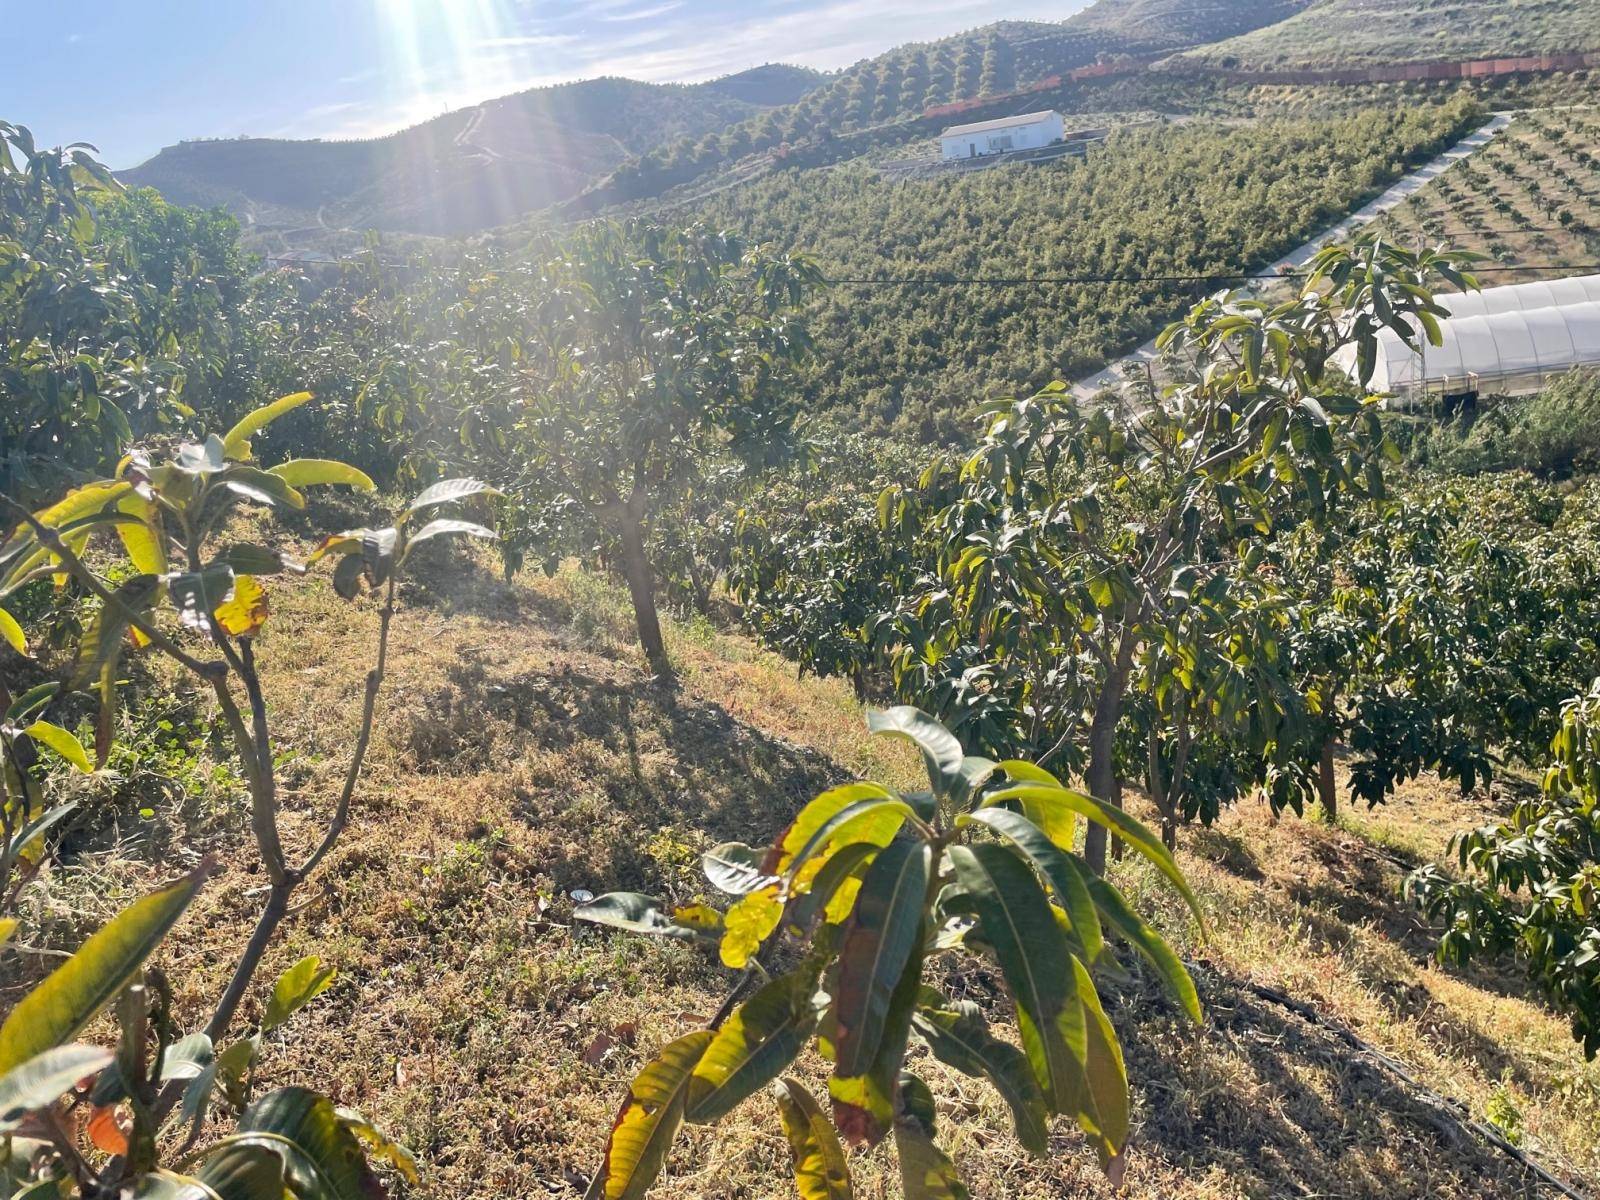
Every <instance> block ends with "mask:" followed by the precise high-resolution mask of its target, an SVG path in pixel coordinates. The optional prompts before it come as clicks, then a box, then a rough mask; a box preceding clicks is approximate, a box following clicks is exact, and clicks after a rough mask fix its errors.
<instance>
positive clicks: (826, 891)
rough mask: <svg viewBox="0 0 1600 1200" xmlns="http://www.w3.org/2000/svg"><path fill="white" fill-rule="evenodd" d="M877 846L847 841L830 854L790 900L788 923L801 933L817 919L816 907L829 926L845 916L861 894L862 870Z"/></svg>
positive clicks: (837, 922)
mask: <svg viewBox="0 0 1600 1200" xmlns="http://www.w3.org/2000/svg"><path fill="white" fill-rule="evenodd" d="M881 849H882V847H881V846H879V845H878V844H877V843H875V842H851V843H850V844H849V845H848V846H840V847H839V848H838V849H837V850H835V851H834V852H833V853H832V854H830V855H829V856H828V861H827V862H825V863H824V864H823V865H822V870H820V871H818V872H817V873H816V875H815V876H814V877H813V878H812V880H811V882H810V884H809V885H807V887H806V891H805V894H804V895H803V896H800V897H799V898H798V899H796V900H794V901H792V902H791V904H790V907H789V923H790V924H791V925H793V926H795V927H796V928H797V929H799V930H801V931H802V932H803V931H805V930H807V929H809V928H810V927H811V924H812V923H813V922H814V921H815V920H816V919H817V914H818V911H819V910H820V912H821V914H822V919H823V920H824V921H825V922H826V923H827V924H829V925H837V924H839V923H840V922H841V921H843V920H844V919H845V918H846V917H848V916H849V915H850V913H851V910H852V909H854V908H855V904H856V898H857V897H858V896H859V895H860V894H861V872H862V869H863V868H864V866H865V865H866V864H867V863H868V862H869V861H870V860H871V859H872V858H873V857H874V856H876V855H877V853H878V851H879V850H881Z"/></svg>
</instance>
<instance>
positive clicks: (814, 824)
mask: <svg viewBox="0 0 1600 1200" xmlns="http://www.w3.org/2000/svg"><path fill="white" fill-rule="evenodd" d="M893 799H895V794H894V793H893V792H891V791H890V790H889V789H888V788H886V787H884V786H883V785H882V784H878V783H867V782H861V783H847V784H843V785H841V786H840V787H834V788H829V789H827V790H826V791H824V792H820V793H818V794H817V795H816V796H815V797H814V798H813V799H811V800H809V801H808V802H807V803H806V806H805V807H804V808H802V809H801V810H800V811H799V813H797V814H796V815H795V818H794V820H793V821H791V822H790V823H789V827H788V828H787V829H785V830H784V831H783V832H782V833H781V834H779V835H778V838H777V840H776V841H775V842H773V844H772V847H771V849H769V850H768V851H767V856H766V859H765V860H764V861H763V862H762V864H761V869H762V870H763V871H765V872H766V873H767V874H769V875H782V874H783V873H784V872H785V871H786V870H787V869H788V866H789V864H790V862H792V861H793V859H794V856H795V854H796V853H797V852H799V851H800V850H801V849H803V848H804V847H805V846H806V845H807V844H808V843H809V842H810V841H811V840H812V837H813V836H814V835H815V834H816V832H817V830H819V829H821V828H822V827H823V826H824V825H825V824H827V823H828V821H830V820H831V819H833V818H834V817H835V816H837V815H838V814H839V813H841V812H843V811H844V810H845V809H846V808H849V807H850V806H851V805H853V804H859V803H860V802H862V801H864V800H893Z"/></svg>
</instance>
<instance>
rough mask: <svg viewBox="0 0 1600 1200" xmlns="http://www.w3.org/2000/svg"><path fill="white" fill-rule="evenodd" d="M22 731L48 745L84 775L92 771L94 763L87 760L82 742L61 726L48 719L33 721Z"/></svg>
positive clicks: (87, 756) (90, 773)
mask: <svg viewBox="0 0 1600 1200" xmlns="http://www.w3.org/2000/svg"><path fill="white" fill-rule="evenodd" d="M22 732H23V733H25V734H27V735H28V736H29V737H31V738H32V739H33V740H34V741H36V742H39V743H40V744H41V745H45V746H48V747H50V749H52V750H54V751H55V752H56V753H57V754H59V755H60V756H61V757H62V758H64V759H66V760H67V761H68V762H69V763H71V764H72V765H73V766H75V767H77V768H78V770H80V771H82V772H83V773H84V774H85V775H92V774H93V773H94V764H93V763H92V762H90V761H89V755H88V753H87V752H86V751H85V750H84V748H83V743H81V742H80V741H78V739H77V738H75V737H73V736H72V734H70V733H68V732H67V731H66V730H65V729H63V728H61V726H59V725H53V724H51V723H50V722H49V721H35V722H34V723H33V724H32V725H29V726H27V727H26V728H24V729H23V731H22Z"/></svg>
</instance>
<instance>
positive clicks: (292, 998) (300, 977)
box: [261, 954, 336, 1033]
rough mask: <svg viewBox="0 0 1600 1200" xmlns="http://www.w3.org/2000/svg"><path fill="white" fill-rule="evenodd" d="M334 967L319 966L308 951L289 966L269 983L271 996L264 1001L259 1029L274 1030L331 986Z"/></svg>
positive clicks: (320, 962) (318, 959) (317, 960)
mask: <svg viewBox="0 0 1600 1200" xmlns="http://www.w3.org/2000/svg"><path fill="white" fill-rule="evenodd" d="M335 973H336V972H335V970H334V968H333V967H331V966H328V967H325V966H323V965H322V959H320V958H318V957H317V956H316V955H315V954H308V955H306V957H305V958H302V959H301V960H300V961H299V962H297V963H295V965H294V966H292V967H290V968H289V969H288V970H287V971H285V972H284V973H283V974H282V975H280V976H278V981H277V982H276V983H274V984H273V985H272V999H271V1000H269V1001H268V1002H267V1011H266V1014H265V1015H264V1016H263V1017H262V1018H261V1032H262V1033H266V1032H268V1031H269V1030H273V1029H276V1028H277V1027H278V1026H279V1025H282V1024H283V1023H284V1022H285V1021H287V1020H288V1019H289V1018H290V1017H292V1016H293V1015H294V1014H295V1013H297V1012H299V1011H300V1010H301V1009H302V1008H304V1007H305V1006H306V1005H308V1004H310V1003H311V1002H312V1001H313V1000H315V999H316V998H317V997H318V996H320V995H322V993H323V992H325V991H327V990H328V989H329V988H330V987H332V986H333V977H334V975H335Z"/></svg>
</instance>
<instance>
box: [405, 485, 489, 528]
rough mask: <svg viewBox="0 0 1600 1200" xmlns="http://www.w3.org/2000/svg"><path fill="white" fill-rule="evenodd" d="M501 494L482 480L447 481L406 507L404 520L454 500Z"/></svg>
mask: <svg viewBox="0 0 1600 1200" xmlns="http://www.w3.org/2000/svg"><path fill="white" fill-rule="evenodd" d="M499 494H500V493H499V492H498V491H496V490H495V489H494V488H492V487H490V486H489V485H488V484H487V483H484V482H483V481H482V480H481V479H446V480H443V481H441V482H439V483H436V484H434V485H433V486H432V487H430V488H427V489H426V490H424V491H423V492H422V493H421V495H419V496H418V497H417V498H416V499H415V500H413V501H412V502H411V503H410V504H408V505H407V506H406V511H405V513H404V514H403V516H402V518H401V519H402V520H404V519H405V518H406V517H411V516H415V515H416V514H417V513H419V512H421V511H422V510H423V509H425V508H433V507H435V506H436V505H440V504H448V503H450V502H451V501H452V500H466V499H468V498H469V497H472V496H498V495H499Z"/></svg>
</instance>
